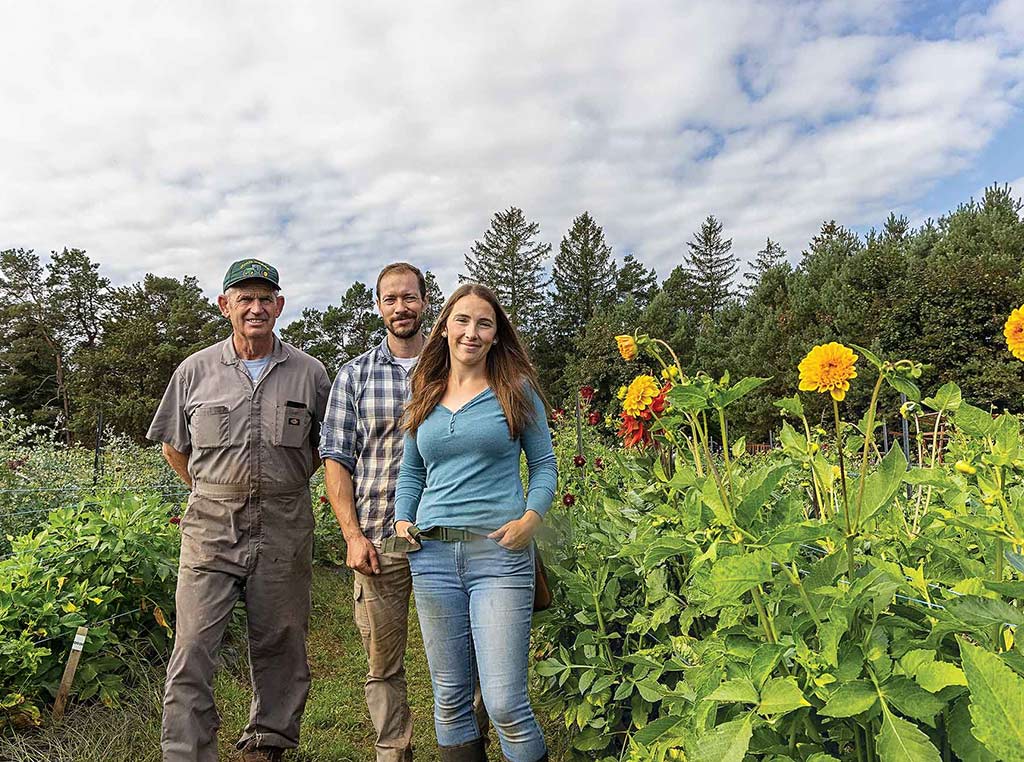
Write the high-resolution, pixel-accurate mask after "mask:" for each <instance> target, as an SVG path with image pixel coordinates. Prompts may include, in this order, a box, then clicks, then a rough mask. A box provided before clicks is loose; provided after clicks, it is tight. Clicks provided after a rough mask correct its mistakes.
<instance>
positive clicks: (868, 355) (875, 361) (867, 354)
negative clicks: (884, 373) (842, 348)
mask: <svg viewBox="0 0 1024 762" xmlns="http://www.w3.org/2000/svg"><path fill="white" fill-rule="evenodd" d="M850 348H851V349H852V350H853V351H854V352H856V353H857V354H859V355H860V356H861V357H863V358H864V359H865V360H867V361H868V362H869V363H871V364H872V365H874V366H875V367H876V368H877V369H878V370H881V369H882V360H881V359H880V358H879V357H878V355H876V354H875V353H874V352H872V351H871V350H870V349H865V348H864V347H859V346H857V345H856V344H850Z"/></svg>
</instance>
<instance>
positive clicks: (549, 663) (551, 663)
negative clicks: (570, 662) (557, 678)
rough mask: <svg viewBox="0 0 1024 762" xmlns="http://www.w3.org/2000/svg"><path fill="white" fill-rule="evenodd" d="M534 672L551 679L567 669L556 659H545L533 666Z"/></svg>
mask: <svg viewBox="0 0 1024 762" xmlns="http://www.w3.org/2000/svg"><path fill="white" fill-rule="evenodd" d="M533 669H534V671H535V672H536V673H537V674H538V675H540V676H541V677H552V676H554V675H557V674H560V673H561V672H564V671H565V670H566V669H568V667H566V666H565V665H564V664H562V663H561V662H560V661H558V660H557V659H545V660H544V661H542V662H539V663H538V664H536V665H535V666H534V668H533Z"/></svg>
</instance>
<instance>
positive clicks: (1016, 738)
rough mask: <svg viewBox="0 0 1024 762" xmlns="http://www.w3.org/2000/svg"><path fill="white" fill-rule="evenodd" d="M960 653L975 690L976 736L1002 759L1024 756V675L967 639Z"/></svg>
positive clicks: (974, 718)
mask: <svg viewBox="0 0 1024 762" xmlns="http://www.w3.org/2000/svg"><path fill="white" fill-rule="evenodd" d="M958 640H959V642H960V656H961V658H962V659H963V664H964V672H965V673H967V685H968V687H969V688H970V690H971V706H970V711H971V721H972V723H973V726H974V729H973V733H974V736H975V738H977V739H978V740H979V741H981V742H982V743H983V744H984V745H985V748H986V749H988V750H989V751H990V752H992V753H993V754H995V755H996V757H997V758H999V759H1021V757H1022V756H1024V678H1021V677H1020V676H1019V675H1017V674H1015V673H1014V671H1013V670H1011V669H1010V668H1009V667H1007V666H1006V665H1005V664H1003V663H1002V662H1001V661H1000V660H999V657H998V656H996V655H995V654H992V653H989V652H988V651H985V650H984V649H982V648H979V647H978V646H975V645H972V644H971V643H968V642H967V641H966V640H964V639H963V638H959V639H958Z"/></svg>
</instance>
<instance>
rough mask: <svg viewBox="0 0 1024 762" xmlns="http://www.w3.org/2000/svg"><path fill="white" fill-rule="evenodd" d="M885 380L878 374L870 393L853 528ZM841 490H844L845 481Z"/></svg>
mask: <svg viewBox="0 0 1024 762" xmlns="http://www.w3.org/2000/svg"><path fill="white" fill-rule="evenodd" d="M884 379H885V374H884V373H883V372H882V371H879V372H878V380H877V381H876V382H875V388H874V390H873V391H872V392H871V404H870V405H869V406H868V419H867V425H866V426H865V427H864V429H865V430H864V452H863V454H862V455H861V459H860V484H859V485H858V487H857V510H856V512H855V513H854V518H853V525H854V526H855V527H857V526H859V525H860V509H861V505H862V504H863V503H864V485H865V482H866V481H867V476H868V455H869V453H870V452H871V443H872V442H874V441H875V410H876V409H877V407H878V392H879V391H880V390H881V388H882V381H883V380H884ZM832 402H833V403H835V406H836V419H837V420H838V416H839V404H838V403H836V401H835V400H832ZM839 457H840V461H839V462H840V463H842V457H843V455H842V450H840V451H839ZM843 489H844V490H845V489H846V484H845V479H844V484H843Z"/></svg>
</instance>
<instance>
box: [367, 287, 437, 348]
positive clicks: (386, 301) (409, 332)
mask: <svg viewBox="0 0 1024 762" xmlns="http://www.w3.org/2000/svg"><path fill="white" fill-rule="evenodd" d="M426 306H427V303H426V301H424V299H423V296H422V295H421V294H420V283H419V280H418V279H417V278H416V276H415V275H414V274H413V273H410V272H401V271H400V272H395V273H388V274H387V275H385V276H384V277H383V278H382V279H381V281H380V298H378V299H377V309H378V310H380V316H381V317H382V318H384V327H385V328H387V330H388V333H390V334H392V335H393V336H395V337H396V338H399V339H408V338H411V337H412V336H415V335H416V334H417V333H419V330H420V326H422V325H423V310H424V308H426Z"/></svg>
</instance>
